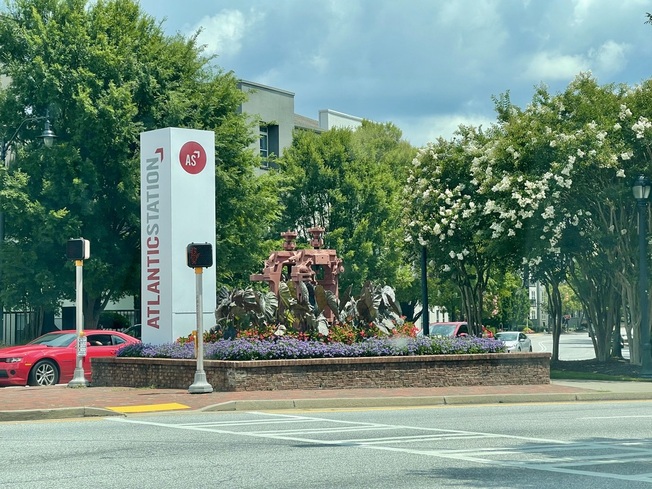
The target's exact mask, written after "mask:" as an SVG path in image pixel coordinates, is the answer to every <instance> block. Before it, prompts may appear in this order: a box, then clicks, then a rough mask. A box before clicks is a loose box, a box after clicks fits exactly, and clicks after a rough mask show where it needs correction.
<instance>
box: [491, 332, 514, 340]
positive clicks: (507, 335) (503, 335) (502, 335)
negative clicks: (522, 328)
mask: <svg viewBox="0 0 652 489" xmlns="http://www.w3.org/2000/svg"><path fill="white" fill-rule="evenodd" d="M496 338H498V339H499V340H502V341H516V340H518V333H496Z"/></svg>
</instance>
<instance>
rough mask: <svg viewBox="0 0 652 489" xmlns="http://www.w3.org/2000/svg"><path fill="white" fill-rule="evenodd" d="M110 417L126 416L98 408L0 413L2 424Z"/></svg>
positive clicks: (25, 410) (27, 410) (26, 410)
mask: <svg viewBox="0 0 652 489" xmlns="http://www.w3.org/2000/svg"><path fill="white" fill-rule="evenodd" d="M108 416H124V414H122V413H118V412H116V411H112V410H110V409H104V408H96V407H73V408H53V409H24V410H16V411H0V422H4V421H35V420H47V419H69V418H103V417H108Z"/></svg>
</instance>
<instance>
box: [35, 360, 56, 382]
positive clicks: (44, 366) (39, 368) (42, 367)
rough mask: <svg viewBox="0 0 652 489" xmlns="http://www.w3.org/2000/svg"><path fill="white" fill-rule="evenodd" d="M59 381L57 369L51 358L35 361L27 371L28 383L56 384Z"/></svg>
mask: <svg viewBox="0 0 652 489" xmlns="http://www.w3.org/2000/svg"><path fill="white" fill-rule="evenodd" d="M58 382H59V369H58V368H57V366H56V365H55V363H54V362H53V361H51V360H41V361H39V362H36V365H34V367H32V370H31V371H30V373H29V381H28V384H29V385H56V384H57V383H58Z"/></svg>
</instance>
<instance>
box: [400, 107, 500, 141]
mask: <svg viewBox="0 0 652 489" xmlns="http://www.w3.org/2000/svg"><path fill="white" fill-rule="evenodd" d="M495 122H496V119H495V118H493V119H492V118H489V117H487V116H485V115H482V114H463V113H460V114H441V115H434V114H433V115H427V116H423V117H418V118H397V119H395V120H392V123H393V124H394V125H395V126H396V127H398V128H399V129H400V130H401V131H402V132H403V139H406V140H407V141H409V142H410V144H412V145H413V146H417V147H421V146H425V145H426V144H428V143H431V142H434V141H436V140H437V139H438V138H440V137H441V138H444V139H451V138H452V137H453V135H454V133H455V131H457V129H459V126H460V125H465V126H473V127H480V126H482V129H483V130H484V129H488V128H489V126H490V125H491V124H493V123H495Z"/></svg>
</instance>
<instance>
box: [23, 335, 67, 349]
mask: <svg viewBox="0 0 652 489" xmlns="http://www.w3.org/2000/svg"><path fill="white" fill-rule="evenodd" d="M76 338H77V334H76V333H64V334H61V333H50V334H44V335H43V336H40V337H38V338H36V339H35V340H32V341H30V342H29V343H27V344H28V345H47V346H70V344H71V343H72V342H73V341H75V339H76Z"/></svg>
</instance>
